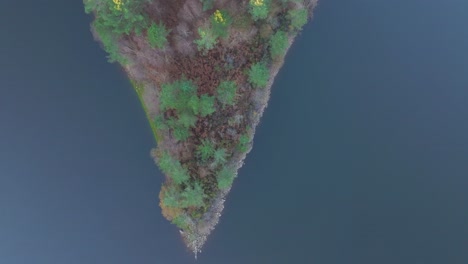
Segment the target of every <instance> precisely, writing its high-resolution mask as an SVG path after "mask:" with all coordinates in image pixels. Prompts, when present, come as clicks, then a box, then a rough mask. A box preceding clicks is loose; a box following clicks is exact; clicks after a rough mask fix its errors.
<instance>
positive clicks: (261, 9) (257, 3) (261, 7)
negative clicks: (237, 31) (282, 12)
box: [249, 0, 270, 21]
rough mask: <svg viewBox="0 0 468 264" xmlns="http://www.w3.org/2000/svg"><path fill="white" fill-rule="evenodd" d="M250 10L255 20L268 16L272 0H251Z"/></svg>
mask: <svg viewBox="0 0 468 264" xmlns="http://www.w3.org/2000/svg"><path fill="white" fill-rule="evenodd" d="M249 12H250V14H251V15H252V18H253V20H255V21H257V20H260V19H265V18H267V17H268V13H269V12H270V0H250V1H249Z"/></svg>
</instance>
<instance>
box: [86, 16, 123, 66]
mask: <svg viewBox="0 0 468 264" xmlns="http://www.w3.org/2000/svg"><path fill="white" fill-rule="evenodd" d="M93 27H94V30H96V33H97V34H98V36H99V39H100V40H101V43H102V46H103V48H104V50H105V51H106V52H107V53H108V55H107V60H108V61H109V62H111V63H112V62H118V63H120V64H127V61H126V60H125V58H124V57H123V56H122V55H121V54H120V48H119V45H118V39H119V36H118V35H117V34H115V33H113V32H112V31H109V30H108V29H107V28H105V27H104V26H103V25H101V24H97V23H96V22H94V23H93Z"/></svg>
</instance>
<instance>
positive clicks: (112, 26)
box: [84, 0, 169, 64]
mask: <svg viewBox="0 0 468 264" xmlns="http://www.w3.org/2000/svg"><path fill="white" fill-rule="evenodd" d="M146 2H148V0H126V1H124V0H84V6H85V12H86V13H88V14H89V13H94V14H95V15H96V18H95V20H94V21H93V28H94V29H95V31H96V33H97V34H98V35H99V38H100V40H101V42H102V44H103V46H104V50H105V51H106V52H107V53H108V59H109V61H110V62H115V61H117V62H119V63H121V64H126V63H127V61H126V60H125V58H124V57H123V56H122V55H121V54H120V49H119V46H118V40H119V38H121V37H122V35H129V34H131V33H135V34H137V35H141V34H143V33H144V32H146V33H147V38H148V41H149V43H150V45H151V46H152V47H153V48H155V47H157V48H160V49H161V48H163V47H164V46H165V45H166V44H167V35H168V34H169V31H168V30H167V29H166V27H165V26H164V24H162V23H159V24H155V23H151V21H150V20H149V18H148V16H146V14H145V13H144V12H143V7H144V4H145V3H146Z"/></svg>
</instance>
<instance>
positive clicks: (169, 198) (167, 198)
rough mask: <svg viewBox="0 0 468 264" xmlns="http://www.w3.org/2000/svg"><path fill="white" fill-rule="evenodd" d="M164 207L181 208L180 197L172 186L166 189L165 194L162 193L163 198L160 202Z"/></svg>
mask: <svg viewBox="0 0 468 264" xmlns="http://www.w3.org/2000/svg"><path fill="white" fill-rule="evenodd" d="M162 203H163V205H164V206H167V207H173V208H178V207H182V199H181V196H180V192H179V191H178V190H176V188H175V187H174V186H170V187H168V188H167V190H166V192H165V193H164V198H163V200H162Z"/></svg>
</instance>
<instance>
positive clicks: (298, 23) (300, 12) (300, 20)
mask: <svg viewBox="0 0 468 264" xmlns="http://www.w3.org/2000/svg"><path fill="white" fill-rule="evenodd" d="M308 15H309V13H308V12H307V9H305V8H301V9H294V10H289V12H288V18H289V19H290V21H291V27H292V28H293V29H295V30H300V29H301V28H302V27H303V26H304V25H305V24H306V23H307V17H308Z"/></svg>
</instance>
